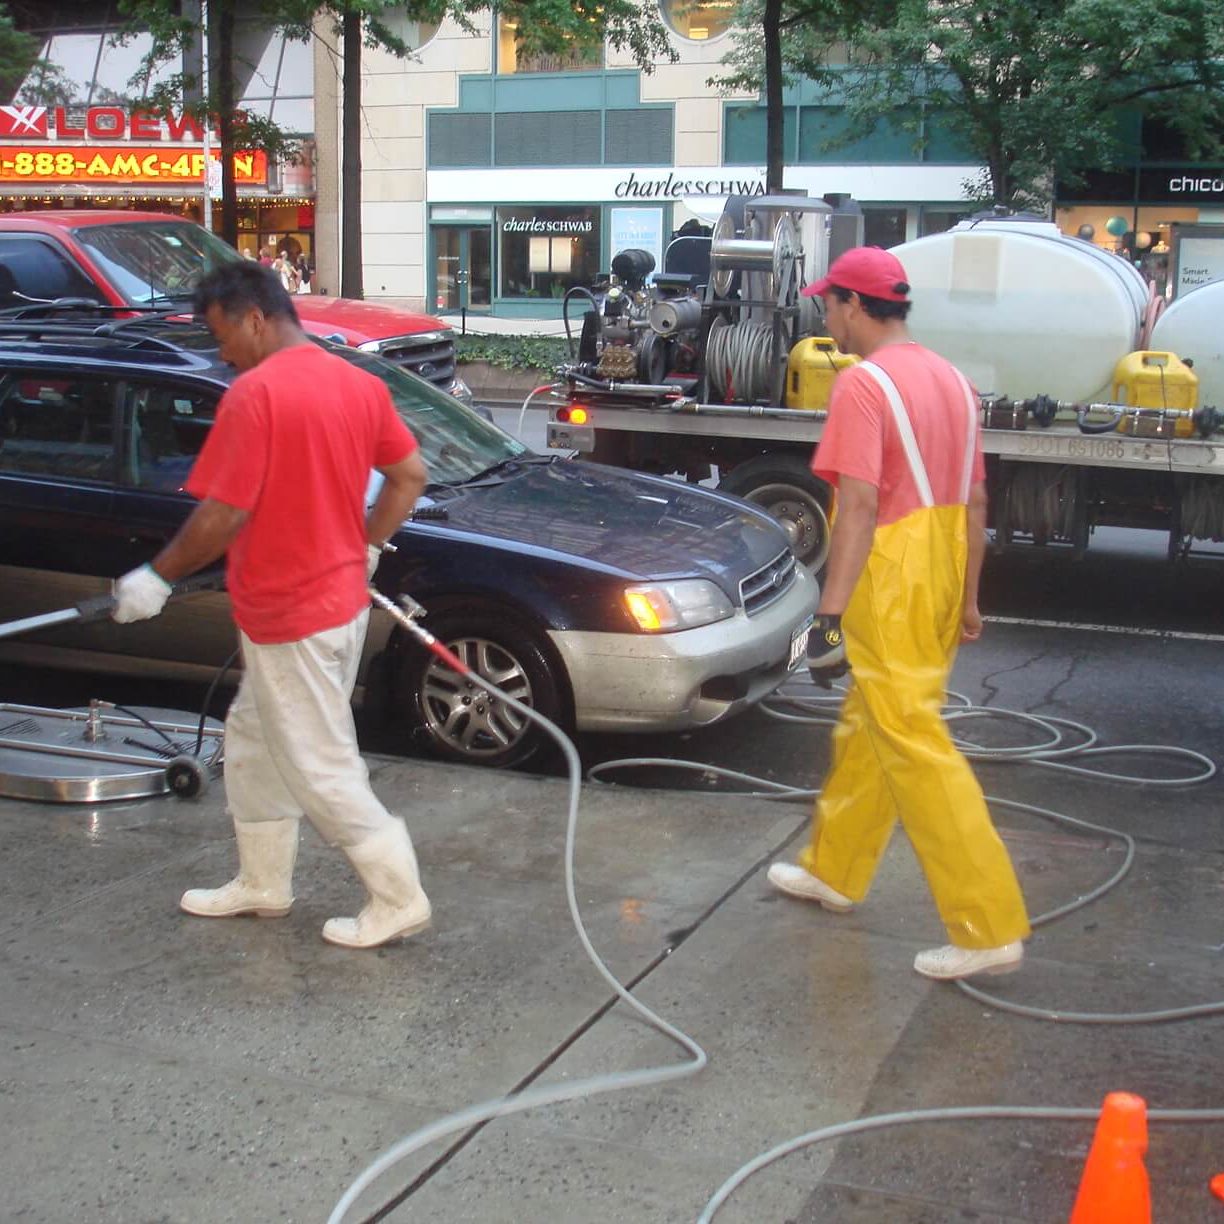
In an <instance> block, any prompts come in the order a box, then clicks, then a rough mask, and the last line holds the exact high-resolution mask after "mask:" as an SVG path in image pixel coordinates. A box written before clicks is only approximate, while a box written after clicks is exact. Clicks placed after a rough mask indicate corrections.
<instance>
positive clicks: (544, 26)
mask: <svg viewBox="0 0 1224 1224" xmlns="http://www.w3.org/2000/svg"><path fill="white" fill-rule="evenodd" d="M292 3H293V0H290V4H291V5H292ZM297 7H298V10H299V12H298V15H297V18H296V21H291V22H289V23H287V25H286V28H287V29H288V30H289V31H290V33H294V32H304V31H305V30H307V29H308V28H310V27H311V24H312V23H313V21H314V20H315V19H316V18H317V17H318V16H319V15H320V14H323V15H329V16H330V17H331V18H333V19H334V21H335V30H336V33H338V35H339V37H340V41H341V46H342V48H343V62H342V67H341V75H342V101H341V113H342V127H341V140H340V143H341V178H340V195H341V205H340V207H341V212H342V215H343V216H344V217H345V218H346V223H345V225H344V230H343V234H342V237H341V260H340V267H341V273H340V291H341V293H342V294H343V295H344V296H345V297H355V298H359V297H361V296H363V291H364V286H363V283H362V264H363V259H362V235H361V225H360V223H355V222H354V221H353V220H352V219H353V218H360V216H361V55H362V49H363V47H366V48H370V49H378V48H381V49H382V50H385V51H390V52H391V53H392V54H394V55H396V56H398V57H399V58H401V59H403V58H407V57H408V56H409V55H411V54H412V52H413V51H414V50H415V49H416V48H414V47H412V46H409V45H408V44H407V43H406V42H405V41H404V40H403V39H402V38H401V37H400V36H399V35H398V34H396V32H395V28H394V27H393V25H392V23H391V22H390V20H389V18H390V17H391V16H392V15H393V14H394V15H399V16H406V17H407V18H408V19H409V20H413V21H428V22H440V21H442V20H443V19H444V18H446V17H450V18H452V19H454V20H455V21H457V22H458V23H459V25H460V26H461V27H462V28H464V29H466V30H467V31H468V32H469V33H471V34H472V35H476V34H477V32H478V30H477V18H478V17H479V16H480V15H482V14H488V13H490V12H493V13H496V12H500V13H501V14H502V15H503V16H504V17H505V18H506V19H507V22H508V23H510V22H512V23H513V25H514V27H515V29H516V38H517V42H518V46H519V50H520V51H521V52H522V53H523V54H525V55H529V56H530V55H541V54H550V55H570V54H578V55H580V56H581V55H582V54H583V53H596V52H598V50H600V49H601V48H602V47H603V46H604V44H605V43H607V44H608V45H610V46H612V47H615V48H616V49H618V50H622V49H628V50H629V52H630V54H631V55H632V56H633V58H634V60H635V62H636V63H637V64H638V65H639V66H640V67H642V68H643V69H644V70H646V71H650V70H651V69H652V68H653V67H654V63H655V60H656V59H658V58H660V57H667V56H669V55H671V54H672V53H671V52H670V45H669V43H668V40H667V34H666V31H665V29H664V27H663V24H662V21H661V20H660V18H659V15H658V12H657V10H656V9H654V8H650V7H648V8H642V7H640V6H639V5H638V4H636V3H635V2H634V0H601V2H600V3H590V2H589V0H588V2H584V0H501V3H500V4H497V5H496V6H495V7H494V8H493V9H490V7H489V6H488V4H487V3H486V0H416V2H414V3H408V4H406V5H405V4H403V3H400V4H392V3H390V2H388V0H331V2H329V3H324V4H320V3H318V0H297Z"/></svg>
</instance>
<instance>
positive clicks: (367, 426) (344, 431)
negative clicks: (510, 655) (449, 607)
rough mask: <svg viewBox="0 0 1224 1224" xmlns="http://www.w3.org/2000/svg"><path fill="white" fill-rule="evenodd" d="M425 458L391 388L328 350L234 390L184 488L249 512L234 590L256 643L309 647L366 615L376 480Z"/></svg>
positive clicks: (235, 561)
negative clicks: (369, 497) (372, 483)
mask: <svg viewBox="0 0 1224 1224" xmlns="http://www.w3.org/2000/svg"><path fill="white" fill-rule="evenodd" d="M416 446H417V443H416V439H415V438H414V437H413V436H412V433H411V431H410V430H409V429H408V427H407V426H406V425H405V424H404V422H403V421H402V420H401V419H400V417H399V415H398V414H397V413H396V411H395V408H394V406H393V405H392V403H391V395H390V392H389V391H388V390H387V386H386V384H385V383H384V382H382V381H381V380H380V379H378V378H376V377H374V375H373V374H369V373H367V372H366V371H365V370H359V369H358V368H357V367H356V366H354V365H351V364H350V363H349V362H347V361H345V360H344V358H343V357H337V356H335V354H333V353H328V352H325V351H324V350H323V349H321V348H319V347H318V346H317V345H314V344H299V345H294V346H293V347H292V348H287V349H281V350H280V351H279V352H277V353H274V354H273V355H272V356H271V357H268V358H266V359H265V360H264V361H261V362H260V363H259V365H258V366H256V367H255V368H254V369H252V370H248V371H247V372H246V373H245V374H242V375H241V376H240V377H239V378H237V379H236V380H235V381H234V384H233V385H232V386H231V387H230V389H229V390H228V391H227V392H226V393H225V395H224V396H223V397H222V399H221V404H220V406H219V407H218V409H217V420H216V423H215V424H214V425H213V427H212V429H211V431H210V432H209V435H208V438H207V439H206V441H205V443H204V447H203V449H202V450H201V451H200V454H199V457H198V458H197V459H196V462H195V466H194V467H193V468H192V470H191V476H190V477H189V478H188V480H187V484H186V486H185V487H186V489H187V492H188V493H190V494H192V496H194V497H198V498H200V499H201V500H203V499H204V498H206V497H211V498H213V499H214V500H216V501H220V502H225V504H226V505H229V506H235V507H236V508H237V509H239V510H246V511H249V512H250V518H249V519H247V521H246V523H245V524H244V526H243V528H242V530H241V531H240V532H239V533H238V537H237V539H235V541H234V542H233V544H232V545H231V546H230V550H229V557H228V561H227V567H226V582H227V585H228V587H229V594H230V600H231V602H232V603H233V607H234V619H235V620H236V621H237V622H238V627H239V628H240V629H241V630H242V631H243V633H245V634H246V635H247V637H249V638H250V639H251V641H253V642H259V643H261V644H267V643H270V642H294V641H298V640H300V639H301V638H304V637H309V636H310V635H311V634H313V633H321V632H322V631H323V630H325V629H334V628H335V627H336V626H337V625H344V624H347V623H348V622H349V621H351V620H352V619H353V617H355V616H356V615H357V613H358V612H360V611H361V609H362V608H363V607H364V606H365V605H366V603H367V599H368V597H367V595H366V570H365V566H366V522H365V492H366V489H367V487H368V484H369V478H370V469H371V468H375V467H388V466H390V465H391V464H394V463H399V462H400V461H401V460H402V459H406V458H407V457H408V456H409V455H410V454H411V453H412V452H413V451H414V450H416Z"/></svg>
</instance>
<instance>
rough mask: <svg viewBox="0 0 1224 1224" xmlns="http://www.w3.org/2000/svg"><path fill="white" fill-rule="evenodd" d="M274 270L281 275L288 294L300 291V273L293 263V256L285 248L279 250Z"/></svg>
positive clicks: (273, 265) (273, 266) (281, 280)
mask: <svg viewBox="0 0 1224 1224" xmlns="http://www.w3.org/2000/svg"><path fill="white" fill-rule="evenodd" d="M272 270H273V271H274V272H275V273H276V274H277V276H279V277H280V282H281V285H282V286H283V288H284V290H285V292H286V293H288V294H291V295H292V294H294V293H296V292H297V291H298V273H297V268H296V267H295V266H294V263H293V256H292V255H291V254H290V253H289V252H288V251H287V250H284V249H283V248H282V249H281V250H280V251H278V252H277V255H276V260H275V261H274V262H273V264H272Z"/></svg>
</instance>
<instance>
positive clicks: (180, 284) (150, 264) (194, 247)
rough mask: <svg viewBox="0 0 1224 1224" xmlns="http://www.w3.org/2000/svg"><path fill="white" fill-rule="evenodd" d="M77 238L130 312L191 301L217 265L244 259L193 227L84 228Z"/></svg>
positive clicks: (75, 233)
mask: <svg viewBox="0 0 1224 1224" xmlns="http://www.w3.org/2000/svg"><path fill="white" fill-rule="evenodd" d="M72 233H73V237H74V238H75V239H76V240H77V241H78V242H79V243H80V244H81V246H83V247H84V248H85V250H86V251H87V252H88V254H89V256H90V258H91V259H93V260H94V262H95V263H97V264H98V265H99V267H100V268H102V270H103V271H104V272H105V273H106V276H107V279H108V280H110V282H111V283H112V284H113V285H114V286H115V288H116V289H118V290H119V292H120V293H121V294H122V295H123V297H124V299H125V300H126V301H127V302H128V304H129V305H131V306H167V305H172V304H174V303H175V302H184V301H187V300H189V299H190V297H191V295H192V294H193V293H194V292H195V287H196V283H197V282H198V281H199V279H200V277H201V276H203V275H204V273H206V272H210V271H211V270H212V269H213V268H215V267H216V266H217V265H218V264H222V263H232V262H233V261H234V260H235V259H241V258H242V256H241V255H239V254H238V252H237V251H235V250H234V248H233V247H231V246H228V245H227V244H226V243H224V242H222V241H221V239H220V238H217V237H215V236H214V235H212V234H210V233H209V232H208V231H207V230H206V229H204V228H203V227H202V226H199V225H195V224H193V223H192V222H190V221H175V220H173V219H170V218H167V219H166V220H165V221H140V222H127V223H120V224H118V225H82V226H78V227H77V228H76V229H75V230H73V232H72Z"/></svg>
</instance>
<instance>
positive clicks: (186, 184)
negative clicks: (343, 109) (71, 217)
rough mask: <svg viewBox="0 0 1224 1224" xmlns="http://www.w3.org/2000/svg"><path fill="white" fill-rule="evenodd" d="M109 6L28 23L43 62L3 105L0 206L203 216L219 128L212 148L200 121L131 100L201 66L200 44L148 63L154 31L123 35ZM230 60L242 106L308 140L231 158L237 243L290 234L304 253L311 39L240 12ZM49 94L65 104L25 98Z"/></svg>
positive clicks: (214, 184)
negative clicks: (278, 151) (279, 154)
mask: <svg viewBox="0 0 1224 1224" xmlns="http://www.w3.org/2000/svg"><path fill="white" fill-rule="evenodd" d="M111 8H112V6H110V5H94V6H91V5H89V4H83V5H79V6H76V7H75V8H74V9H73V10H72V13H71V14H70V15H71V17H72V18H73V20H74V22H75V24H64V21H65V17H66V16H67V14H65V13H64V12H63V11H60V10H57V9H56V8H54V7H53V6H48V7H47V9H46V10H45V12H46V16H47V20H48V22H51V21H53V20H54V22H55V24H54V26H52V25H50V24H49V25H48V26H47V27H46V28H39V27H38V26H37V25H35V26H34V27H33V28H32V29H31V30H30V32H31V33H34V34H35V35H37V36H38V37H39V38H40V40H41V50H40V55H39V60H40V64H39V65H38V66H36V67H35V68H34V69H33V70H31V73H30V74H29V75H28V76H27V78H26V80H25V81H23V82H22V84H21V86H20V87H19V89H18V91H17V94H16V97H15V99H14V101H13V102H11V103H10V104H9V105H7V106H0V211H3V212H14V211H21V210H25V209H31V208H36V209H44V208H132V209H149V210H152V211H157V212H174V213H177V214H179V215H181V216H185V217H189V218H191V219H193V220H197V221H199V220H202V219H203V218H204V214H205V212H206V207H205V194H206V191H207V193H208V196H209V198H210V200H214V199H215V200H219V198H220V169H221V164H220V154H219V151H218V147H217V146H218V139H217V135H216V132H215V131H213V132H210V133H208V134H207V135H208V141H207V143H208V145H209V146H210V147H209V148H208V149H207V150H206V148H205V145H206V141H205V136H206V133H205V131H204V129H203V126H202V124H201V123H200V122H199V121H198V120H196V119H194V118H192V117H191V116H190V115H184V114H182V113H171V114H153V113H151V112H150V111H149V110H148V109H147V107H143V106H142V105H141V103H140V102H139V101H138V100H134V99H139V98H140V97H142V96H144V95H145V94H146V93H147V91H148V90H149V89H150V88H151V87H153V86H155V85H156V84H158V83H159V81H161V80H164V79H166V78H167V77H169V76H172V75H174V74H177V73H179V72H183V71H187V72H189V73H190V72H199V68H200V53H199V49H198V48H196V49H195V51H194V53H193V52H192V51H191V50H189V51H188V52H187V54H186V55H185V56H184V57H183V58H182V59H181V60H177V59H176V60H175V61H173V62H167V63H164V64H160V65H158V66H157V67H156V68H155V69H154V70H153V71H152V72H145V71H144V60H145V57H146V54H147V53H148V51H149V49H150V47H151V45H152V43H151V39H150V37H149V36H148V35H137V36H135V37H132V38H130V39H127V40H121V39H119V38H117V37H116V30H115V27H114V24H113V16H114V15H113V13H112V12H111ZM235 60H236V80H235V88H236V94H237V97H238V99H239V102H238V105H239V108H240V109H241V110H243V111H245V112H247V113H249V114H253V115H259V116H261V117H264V118H270V119H273V120H274V121H275V122H276V123H277V124H278V125H280V127H281V128H282V129H283V130H285V131H286V132H288V133H291V134H293V135H294V136H296V137H297V138H298V139H299V140H300V142H301V143H300V155H299V156H298V157H297V158H294V159H292V160H277V159H272V158H269V157H267V156H265V155H264V154H263V153H262V152H255V151H242V152H239V153H238V154H237V155H236V157H235V175H236V180H237V188H238V199H239V245H240V246H242V247H244V248H246V249H249V250H251V251H252V252H254V251H255V250H256V249H257V248H258V247H260V246H264V245H271V246H273V247H275V246H278V245H282V244H285V243H288V244H289V245H290V246H294V247H296V248H298V249H301V250H304V251H305V252H306V253H307V255H308V256H309V255H310V254H311V252H312V248H313V240H314V206H315V184H314V94H315V82H314V57H313V54H312V51H311V48H310V46H309V45H308V44H307V43H304V42H294V41H290V40H287V39H284V38H282V37H280V36H279V35H277V34H276V33H275V32H273V31H270V30H268V29H266V28H262V27H261V26H260V25H259V24H258V23H256V22H254V21H240V22H239V23H238V28H237V30H236V36H235ZM48 69H49V72H48ZM43 77H49V78H51V79H50V80H43V79H40V78H43ZM48 96H54V97H56V98H58V100H59V104H58V105H44V104H38V103H32V102H29V101H23V100H22V99H23V98H42V97H48ZM206 164H208V165H210V166H211V173H210V175H209V177H208V184H209V185H208V187H207V188H206V185H205V184H206V179H205V165H206Z"/></svg>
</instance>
